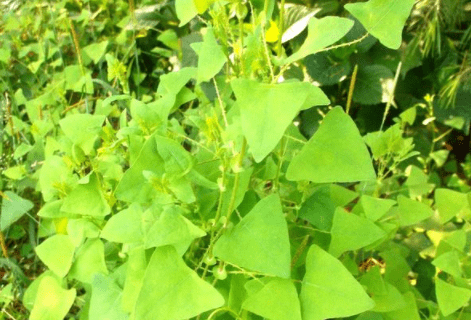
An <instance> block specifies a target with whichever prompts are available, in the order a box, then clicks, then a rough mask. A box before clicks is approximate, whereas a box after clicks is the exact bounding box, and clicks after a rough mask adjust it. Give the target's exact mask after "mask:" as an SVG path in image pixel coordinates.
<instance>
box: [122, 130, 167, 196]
mask: <svg viewBox="0 0 471 320" xmlns="http://www.w3.org/2000/svg"><path fill="white" fill-rule="evenodd" d="M144 172H151V173H152V174H153V175H155V176H156V177H161V176H162V175H163V174H164V165H163V160H162V158H161V157H160V156H159V153H158V151H157V144H156V142H155V139H154V138H152V137H151V138H149V139H147V141H146V142H145V143H144V145H143V146H142V149H141V151H140V154H139V157H138V158H137V159H136V161H135V162H134V163H133V164H132V166H131V168H129V169H128V170H127V171H126V172H125V173H124V176H123V178H122V179H121V181H120V182H119V184H118V186H117V187H116V190H115V195H116V198H118V199H119V200H123V201H128V202H137V203H145V202H149V201H151V200H152V199H153V198H155V194H156V192H157V191H156V190H155V189H154V187H153V186H152V184H151V183H150V182H149V181H148V180H147V179H146V178H145V176H144V174H143V173H144Z"/></svg>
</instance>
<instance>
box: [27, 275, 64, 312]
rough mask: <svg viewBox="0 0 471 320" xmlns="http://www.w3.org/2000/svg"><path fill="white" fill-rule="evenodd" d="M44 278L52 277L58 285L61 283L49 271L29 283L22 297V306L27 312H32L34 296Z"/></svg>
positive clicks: (59, 278)
mask: <svg viewBox="0 0 471 320" xmlns="http://www.w3.org/2000/svg"><path fill="white" fill-rule="evenodd" d="M45 277H52V278H54V279H55V280H56V282H57V283H59V284H60V283H61V281H62V279H61V277H59V276H58V275H57V274H55V273H54V272H52V271H51V270H46V271H44V272H43V273H41V274H40V275H39V276H38V277H37V278H36V279H34V280H33V281H32V282H31V283H30V285H29V286H28V288H27V289H26V291H25V292H24V295H23V306H25V308H26V309H28V310H29V311H31V310H33V307H34V302H35V301H36V296H37V294H38V288H39V285H40V284H41V281H43V279H44V278H45Z"/></svg>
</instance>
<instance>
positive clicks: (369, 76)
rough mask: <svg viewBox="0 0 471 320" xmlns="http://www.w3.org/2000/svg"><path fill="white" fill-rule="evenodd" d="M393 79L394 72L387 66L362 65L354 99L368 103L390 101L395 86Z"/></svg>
mask: <svg viewBox="0 0 471 320" xmlns="http://www.w3.org/2000/svg"><path fill="white" fill-rule="evenodd" d="M393 79H394V75H393V73H392V72H391V70H390V69H388V68H387V67H385V66H382V65H370V66H365V67H360V68H359V70H358V75H357V80H356V82H355V90H354V91H353V101H355V102H358V103H361V104H366V105H371V104H378V103H381V102H385V103H386V102H388V100H389V95H390V93H391V91H392V87H393V86H394V80H393Z"/></svg>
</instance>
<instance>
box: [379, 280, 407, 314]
mask: <svg viewBox="0 0 471 320" xmlns="http://www.w3.org/2000/svg"><path fill="white" fill-rule="evenodd" d="M385 285H386V292H385V294H383V295H373V296H372V299H373V301H374V302H375V307H374V308H373V309H372V311H376V312H391V311H395V310H399V309H402V308H405V307H406V301H405V300H404V298H403V297H402V294H401V292H399V290H398V289H397V288H396V287H395V286H393V285H392V284H390V283H388V282H385Z"/></svg>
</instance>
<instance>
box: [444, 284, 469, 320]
mask: <svg viewBox="0 0 471 320" xmlns="http://www.w3.org/2000/svg"><path fill="white" fill-rule="evenodd" d="M435 292H436V295H437V302H438V307H439V308H440V311H441V312H442V314H443V315H444V316H445V317H447V316H449V315H450V314H452V313H453V312H455V311H456V310H458V309H459V308H461V307H463V306H465V305H467V304H468V302H469V299H470V298H471V290H469V289H466V288H461V287H457V286H454V285H452V284H449V283H448V282H445V281H443V280H442V279H440V278H435Z"/></svg>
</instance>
